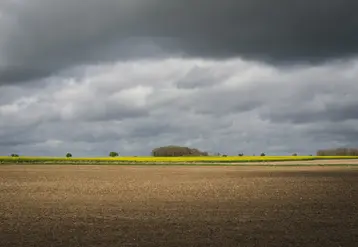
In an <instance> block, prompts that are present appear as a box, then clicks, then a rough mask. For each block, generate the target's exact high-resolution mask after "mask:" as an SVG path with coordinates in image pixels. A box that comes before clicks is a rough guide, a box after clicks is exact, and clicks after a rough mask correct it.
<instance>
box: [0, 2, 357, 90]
mask: <svg viewBox="0 0 358 247" xmlns="http://www.w3.org/2000/svg"><path fill="white" fill-rule="evenodd" d="M3 9H4V11H3V12H4V13H5V14H6V15H5V18H7V21H6V22H5V23H6V24H2V25H0V28H1V29H0V32H1V33H2V34H1V35H2V38H0V49H2V51H1V52H0V54H2V56H3V57H5V62H2V63H1V61H0V66H1V69H0V84H5V83H11V82H16V81H27V80H31V79H35V78H39V77H45V76H48V75H50V74H53V73H56V72H58V71H59V70H61V69H65V68H70V67H72V66H75V65H79V64H86V63H97V62H98V61H114V60H124V59H138V58H141V57H156V56H159V55H163V54H167V55H169V54H177V55H178V54H181V55H184V56H189V57H192V56H195V57H205V58H229V57H236V56H243V57H247V58H253V59H258V60H265V61H271V62H275V63H286V62H321V61H326V60H330V59H335V58H344V57H351V56H354V55H355V54H356V53H357V51H358V46H357V44H358V15H357V14H356V13H357V10H358V2H357V1H355V0H301V1H297V0H272V1H266V0H222V1H217V0H197V1H192V0H131V1H129V0H120V1H118V0H101V1H95V0H63V1H57V0H32V1H26V2H25V1H23V2H18V3H16V4H9V5H7V7H3ZM3 15H4V14H3Z"/></svg>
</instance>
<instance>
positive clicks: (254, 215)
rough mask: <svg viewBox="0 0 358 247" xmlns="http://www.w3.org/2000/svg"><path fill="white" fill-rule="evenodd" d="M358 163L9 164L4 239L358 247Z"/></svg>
mask: <svg viewBox="0 0 358 247" xmlns="http://www.w3.org/2000/svg"><path fill="white" fill-rule="evenodd" d="M357 180H358V168H356V167H353V166H352V167H316V166H309V167H289V168H287V167H249V166H223V167H219V166H212V167H207V166H206V167H202V166H200V167H194V166H174V165H173V166H162V165H157V166H107V165H100V166H98V165H81V166H77V165H71V166H63V165H46V166H44V165H31V164H26V165H23V164H18V165H3V166H0V236H1V237H0V246H1V247H2V246H4V247H5V246H12V247H18V246H38V247H42V246H43V247H45V246H46V247H48V246H54V247H62V246H63V247H65V246H66V247H67V246H88V247H92V246H103V247H104V246H106V247H112V246H149V247H150V246H153V247H157V246H159V247H160V246H169V247H170V246H188V247H191V246H197V247H201V246H203V247H204V246H221V245H223V246H228V247H230V246H325V247H330V246H355V245H354V243H356V242H357V239H358V221H357V219H358V213H357V212H358V204H357V202H358V183H357Z"/></svg>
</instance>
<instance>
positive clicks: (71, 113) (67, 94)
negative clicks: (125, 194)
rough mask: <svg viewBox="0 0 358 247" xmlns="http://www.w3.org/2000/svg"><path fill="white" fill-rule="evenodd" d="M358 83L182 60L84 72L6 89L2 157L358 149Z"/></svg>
mask: <svg viewBox="0 0 358 247" xmlns="http://www.w3.org/2000/svg"><path fill="white" fill-rule="evenodd" d="M357 77H358V62H357V61H356V60H354V59H353V60H349V61H346V62H341V63H337V62H336V63H328V64H323V65H317V66H298V67H290V68H280V67H275V66H271V65H268V64H264V63H259V62H253V61H246V60H242V59H232V60H224V61H216V60H207V59H179V58H178V59H160V60H146V61H131V62H116V63H113V64H102V65H94V66H87V67H80V68H77V69H76V70H71V72H68V73H67V74H66V73H64V74H62V75H61V76H53V77H50V78H47V79H44V80H43V81H39V82H38V83H34V85H33V86H31V87H30V86H29V87H28V88H26V87H24V86H20V85H17V84H15V85H6V86H3V87H2V88H1V92H0V119H1V121H0V151H1V153H0V155H8V154H10V153H14V152H16V153H20V154H23V155H59V156H62V155H64V154H65V153H66V152H72V153H73V154H74V155H75V156H101V155H107V154H108V153H109V152H110V151H119V152H121V153H122V154H123V155H149V154H150V151H151V150H152V149H153V148H155V147H158V146H161V145H168V144H177V145H188V146H192V147H197V148H200V149H202V150H205V151H209V152H221V153H227V154H232V155H235V154H237V153H239V152H244V153H245V154H247V155H252V154H259V153H261V152H266V153H267V154H271V155H275V154H276V155H281V154H282V155H290V154H292V153H293V152H298V153H299V154H314V153H315V151H316V150H317V149H319V148H327V147H329V148H331V147H341V146H356V145H357V144H358V143H357V138H356V137H357V136H358V128H357V126H358V112H357V111H356V110H355V109H358V99H357V97H356V95H355V92H357V91H358V85H357V83H356V78H357ZM211 79H212V81H210V80H211ZM205 81H208V83H205ZM338 82H339V83H338Z"/></svg>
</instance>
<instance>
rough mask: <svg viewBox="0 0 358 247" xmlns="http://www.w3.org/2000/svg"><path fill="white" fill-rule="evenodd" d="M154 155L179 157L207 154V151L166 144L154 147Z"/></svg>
mask: <svg viewBox="0 0 358 247" xmlns="http://www.w3.org/2000/svg"><path fill="white" fill-rule="evenodd" d="M152 155H153V156H154V157H181V156H208V155H209V154H208V153H207V152H202V151H200V150H198V149H196V148H189V147H180V146H166V147H159V148H155V149H153V151H152Z"/></svg>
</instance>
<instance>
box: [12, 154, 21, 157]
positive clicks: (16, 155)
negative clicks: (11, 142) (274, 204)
mask: <svg viewBox="0 0 358 247" xmlns="http://www.w3.org/2000/svg"><path fill="white" fill-rule="evenodd" d="M10 156H11V157H20V155H18V154H11V155H10Z"/></svg>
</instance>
